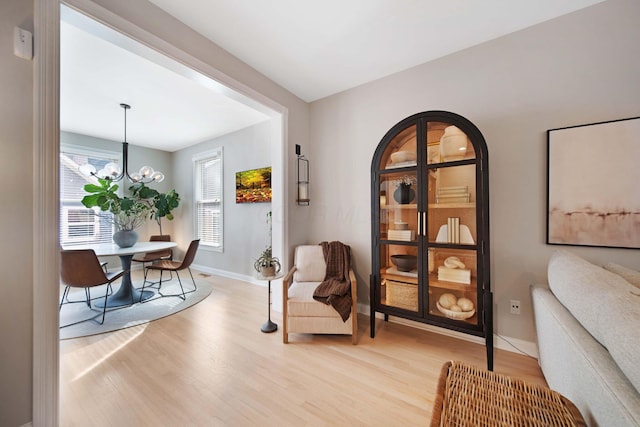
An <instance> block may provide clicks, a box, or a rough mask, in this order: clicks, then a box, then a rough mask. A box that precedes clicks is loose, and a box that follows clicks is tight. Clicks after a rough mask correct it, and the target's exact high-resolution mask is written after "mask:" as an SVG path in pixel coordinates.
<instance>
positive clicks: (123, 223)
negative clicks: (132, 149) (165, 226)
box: [82, 178, 180, 248]
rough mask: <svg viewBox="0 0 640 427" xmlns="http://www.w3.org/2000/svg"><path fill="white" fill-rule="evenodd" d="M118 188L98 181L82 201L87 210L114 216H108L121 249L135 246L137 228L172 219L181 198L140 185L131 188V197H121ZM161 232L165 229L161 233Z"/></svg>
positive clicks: (92, 185)
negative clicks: (163, 219)
mask: <svg viewBox="0 0 640 427" xmlns="http://www.w3.org/2000/svg"><path fill="white" fill-rule="evenodd" d="M118 189H119V186H118V184H116V183H114V182H112V181H110V180H108V179H101V178H98V185H96V184H86V185H85V186H84V190H85V191H86V192H87V193H89V194H87V195H86V196H84V197H83V198H82V204H83V205H84V206H85V207H87V208H99V209H100V211H102V212H107V211H108V212H111V215H109V216H105V217H106V218H107V219H108V220H109V221H110V222H111V223H113V225H114V226H115V229H116V232H115V233H114V234H113V241H114V242H115V243H116V244H117V245H118V246H120V247H122V248H127V247H131V246H133V245H134V244H135V243H136V242H137V241H138V233H137V232H136V231H135V229H136V228H138V227H139V226H141V225H142V224H144V223H145V222H146V221H147V220H148V219H151V218H153V219H155V220H156V221H158V223H160V218H162V217H167V219H173V215H171V211H172V210H173V209H174V208H175V207H177V206H178V203H179V201H180V197H179V195H178V194H177V193H176V192H175V190H171V191H170V192H168V193H164V194H163V193H159V192H158V191H156V190H154V189H151V188H149V187H147V186H145V185H144V184H142V183H137V184H134V185H132V186H131V187H129V191H130V195H129V196H124V197H121V196H120V195H118V193H117V191H118ZM160 231H161V232H162V228H161V229H160Z"/></svg>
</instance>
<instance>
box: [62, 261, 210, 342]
mask: <svg viewBox="0 0 640 427" xmlns="http://www.w3.org/2000/svg"><path fill="white" fill-rule="evenodd" d="M185 276H186V277H185ZM193 276H194V278H195V280H196V284H197V285H198V289H197V290H196V291H195V292H191V293H188V294H187V295H186V300H185V301H183V300H182V299H181V298H178V297H175V296H165V297H162V296H160V295H159V294H158V290H157V289H156V288H151V290H153V292H154V295H153V297H151V298H150V299H148V300H147V301H145V302H143V303H137V304H134V305H132V306H126V307H121V308H112V309H109V308H108V309H107V314H106V316H105V318H104V324H102V325H100V324H99V323H98V321H100V319H101V318H102V309H98V308H96V307H94V309H95V310H92V309H90V308H89V307H88V306H87V304H85V303H83V302H82V303H80V302H79V303H72V304H64V305H63V306H62V309H61V310H60V325H61V326H62V327H61V328H60V339H61V340H65V339H70V338H78V337H84V336H88V335H96V334H103V333H105V332H112V331H116V330H118V329H124V328H130V327H132V326H136V325H141V324H143V323H147V322H151V321H153V320H156V319H160V318H162V317H166V316H170V315H172V314H175V313H178V312H179V311H182V310H184V309H186V308H189V307H191V306H193V305H194V304H197V303H198V302H200V301H202V300H203V299H205V298H206V297H208V296H209V294H210V293H211V290H212V288H213V286H212V284H211V283H209V281H208V280H202V279H203V276H207V275H202V274H197V273H196V272H194V274H193ZM173 277H174V279H173V280H171V281H168V282H163V283H162V294H164V295H174V294H179V293H181V291H180V285H179V284H178V280H177V279H176V278H175V274H174V275H173ZM180 277H181V278H182V284H183V286H184V287H185V292H188V291H190V290H192V289H193V283H192V282H191V278H190V277H189V274H188V273H187V274H186V275H181V276H180ZM198 279H200V280H198ZM118 286H119V284H118V283H116V284H115V288H116V290H117V287H118ZM156 286H157V285H156ZM136 287H138V288H139V287H140V285H139V284H136ZM147 289H149V288H145V292H146V290H147ZM104 292H105V288H104V287H102V286H100V287H97V288H95V289H92V290H91V297H92V298H96V297H102V298H98V299H94V302H97V301H98V300H100V299H103V298H104ZM69 300H70V301H84V300H85V297H84V290H83V289H74V290H72V291H71V292H70V296H69ZM98 310H99V311H98ZM94 319H95V320H94ZM65 325H71V326H65Z"/></svg>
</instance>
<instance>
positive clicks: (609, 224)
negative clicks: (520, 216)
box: [547, 117, 640, 249]
mask: <svg viewBox="0 0 640 427" xmlns="http://www.w3.org/2000/svg"><path fill="white" fill-rule="evenodd" d="M547 173H548V175H547V244H559V245H579V246H599V247H611V248H634V249H635V248H640V117H633V118H628V119H621V120H614V121H609V122H600V123H592V124H586V125H580V126H572V127H566V128H560V129H550V130H548V131H547Z"/></svg>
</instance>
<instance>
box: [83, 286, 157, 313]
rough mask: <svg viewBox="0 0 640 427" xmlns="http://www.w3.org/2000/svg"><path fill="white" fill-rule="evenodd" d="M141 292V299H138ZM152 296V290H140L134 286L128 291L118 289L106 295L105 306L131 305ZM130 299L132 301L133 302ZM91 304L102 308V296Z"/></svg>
mask: <svg viewBox="0 0 640 427" xmlns="http://www.w3.org/2000/svg"><path fill="white" fill-rule="evenodd" d="M141 294H142V299H140V295H141ZM152 296H153V291H144V292H140V291H139V290H137V289H135V288H134V289H132V290H131V292H130V293H129V292H119V291H118V292H117V293H115V294H113V295H111V296H108V297H107V308H112V307H122V306H124V305H133V304H136V303H138V302H140V301H144V300H147V299H149V298H151V297H152ZM131 301H133V303H132V302H131ZM93 305H94V306H96V307H99V308H103V307H104V298H99V299H97V300H95V301H94V303H93Z"/></svg>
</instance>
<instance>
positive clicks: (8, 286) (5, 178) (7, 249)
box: [0, 0, 33, 426]
mask: <svg viewBox="0 0 640 427" xmlns="http://www.w3.org/2000/svg"><path fill="white" fill-rule="evenodd" d="M14 27H21V28H24V29H26V30H28V31H31V32H33V4H32V2H29V1H21V0H8V1H7V0H3V1H2V2H0V64H2V65H1V66H0V94H2V95H0V96H1V98H2V101H1V102H0V180H1V181H2V183H3V184H2V200H3V202H2V210H1V211H0V236H2V243H3V244H2V245H0V271H1V272H2V278H0V294H1V295H2V297H0V326H1V327H0V343H2V344H1V345H0V425H2V426H18V425H22V424H24V423H26V422H28V421H29V420H31V394H32V393H31V390H32V387H31V381H32V374H31V371H32V364H31V354H32V351H33V350H32V348H33V347H32V344H31V341H32V337H33V335H32V328H33V322H32V317H33V304H32V298H33V292H32V289H33V286H32V281H33V280H32V278H33V273H32V263H31V259H32V252H33V246H32V243H33V237H32V231H31V230H32V218H33V217H32V215H33V203H32V197H33V194H32V193H33V191H32V188H33V180H32V173H31V170H32V168H33V158H32V154H33V145H32V144H33V127H32V121H33V86H32V80H33V62H32V61H28V60H25V59H20V58H18V57H16V56H14V55H13V28H14Z"/></svg>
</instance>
